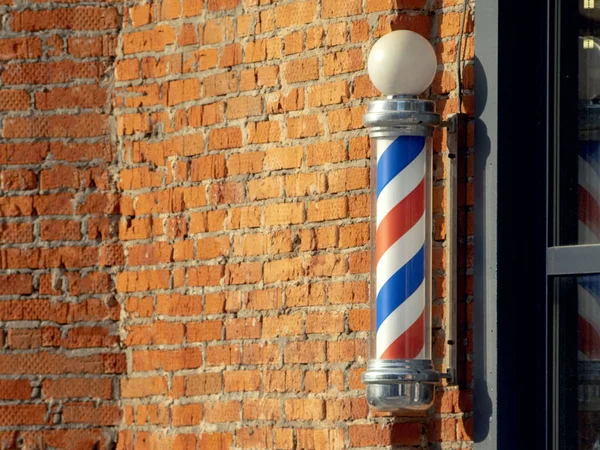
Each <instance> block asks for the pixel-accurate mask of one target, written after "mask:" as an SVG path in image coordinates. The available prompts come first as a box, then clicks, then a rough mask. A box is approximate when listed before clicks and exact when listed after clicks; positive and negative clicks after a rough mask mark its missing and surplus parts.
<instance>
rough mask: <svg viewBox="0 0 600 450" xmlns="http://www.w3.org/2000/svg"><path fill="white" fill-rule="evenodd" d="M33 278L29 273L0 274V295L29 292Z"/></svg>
mask: <svg viewBox="0 0 600 450" xmlns="http://www.w3.org/2000/svg"><path fill="white" fill-rule="evenodd" d="M32 292H33V280H32V277H31V275H30V274H14V275H0V295H17V294H23V295H27V294H31V293H32Z"/></svg>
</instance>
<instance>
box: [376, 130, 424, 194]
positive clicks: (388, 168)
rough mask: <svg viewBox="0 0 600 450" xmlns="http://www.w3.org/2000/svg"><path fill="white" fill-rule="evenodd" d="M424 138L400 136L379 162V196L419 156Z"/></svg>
mask: <svg viewBox="0 0 600 450" xmlns="http://www.w3.org/2000/svg"><path fill="white" fill-rule="evenodd" d="M424 145H425V137H424V136H398V137H397V138H396V139H395V140H394V142H392V143H391V144H390V145H389V147H388V148H387V149H386V150H385V151H384V152H383V155H381V158H379V161H378V162H377V196H379V194H380V193H381V191H382V190H383V188H384V187H385V186H386V185H387V184H388V183H389V182H390V181H392V180H393V179H394V177H395V176H396V175H398V174H399V173H400V172H402V171H403V170H404V169H405V168H406V167H407V166H408V165H409V164H410V163H411V162H413V160H414V159H415V158H416V157H417V156H419V153H421V151H422V150H423V146H424Z"/></svg>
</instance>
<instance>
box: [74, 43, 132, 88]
mask: <svg viewBox="0 0 600 450" xmlns="http://www.w3.org/2000/svg"><path fill="white" fill-rule="evenodd" d="M68 49H69V53H70V54H71V55H73V56H75V57H76V58H88V57H99V56H115V54H116V50H117V35H103V36H94V37H75V36H73V37H69V40H68ZM128 61H132V60H128ZM122 62H123V61H119V62H118V63H117V67H118V66H119V65H120V64H121V63H122ZM136 67H138V71H139V65H137V60H136ZM135 78H137V76H135V77H134V78H133V79H135ZM119 79H122V78H120V77H119Z"/></svg>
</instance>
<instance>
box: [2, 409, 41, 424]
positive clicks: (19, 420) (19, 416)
mask: <svg viewBox="0 0 600 450" xmlns="http://www.w3.org/2000/svg"><path fill="white" fill-rule="evenodd" d="M45 415H46V405H7V406H0V417H2V423H3V424H4V426H11V425H12V426H23V425H44V424H45V423H46V419H45Z"/></svg>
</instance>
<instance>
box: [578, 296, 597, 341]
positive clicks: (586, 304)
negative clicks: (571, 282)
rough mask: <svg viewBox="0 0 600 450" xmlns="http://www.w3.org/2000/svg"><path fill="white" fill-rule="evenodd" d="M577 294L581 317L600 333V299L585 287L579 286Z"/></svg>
mask: <svg viewBox="0 0 600 450" xmlns="http://www.w3.org/2000/svg"><path fill="white" fill-rule="evenodd" d="M577 293H578V294H579V315H580V316H581V317H583V318H584V319H585V320H586V321H587V322H588V323H589V324H590V325H592V326H593V327H594V330H596V332H600V323H599V319H600V305H599V304H598V299H597V298H596V297H594V296H593V295H592V294H591V293H590V292H589V291H588V290H587V289H586V288H584V287H583V286H577Z"/></svg>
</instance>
